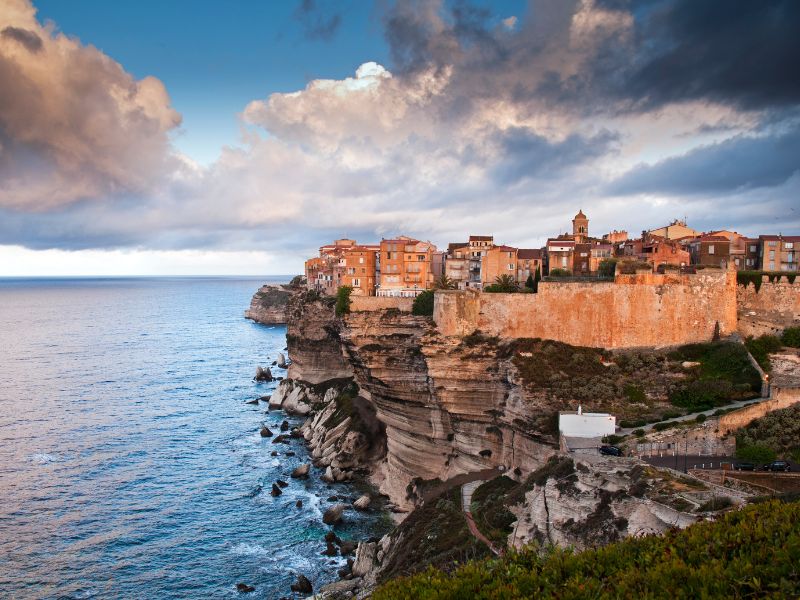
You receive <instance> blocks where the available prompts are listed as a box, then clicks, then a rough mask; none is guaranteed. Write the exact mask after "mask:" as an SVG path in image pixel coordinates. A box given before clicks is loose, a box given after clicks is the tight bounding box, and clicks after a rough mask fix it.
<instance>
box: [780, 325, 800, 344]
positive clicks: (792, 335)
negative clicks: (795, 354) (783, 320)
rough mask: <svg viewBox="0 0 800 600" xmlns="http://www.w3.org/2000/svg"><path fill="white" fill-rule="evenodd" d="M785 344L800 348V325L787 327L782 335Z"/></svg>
mask: <svg viewBox="0 0 800 600" xmlns="http://www.w3.org/2000/svg"><path fill="white" fill-rule="evenodd" d="M781 342H783V345H784V346H789V347H791V348H800V327H787V328H786V329H784V331H783V335H782V336H781Z"/></svg>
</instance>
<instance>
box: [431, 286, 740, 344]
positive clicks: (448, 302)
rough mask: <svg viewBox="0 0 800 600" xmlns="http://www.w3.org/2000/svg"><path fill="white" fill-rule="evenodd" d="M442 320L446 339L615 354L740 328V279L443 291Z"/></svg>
mask: <svg viewBox="0 0 800 600" xmlns="http://www.w3.org/2000/svg"><path fill="white" fill-rule="evenodd" d="M434 321H435V322H436V325H437V327H438V329H439V331H440V332H441V333H442V334H443V335H446V336H464V335H468V334H471V333H473V332H474V331H476V330H477V331H480V332H481V333H483V334H485V335H489V336H498V337H501V338H546V339H552V340H558V341H561V342H565V343H567V344H571V345H573V346H593V347H602V348H609V349H621V348H637V347H656V346H673V345H679V344H687V343H691V342H703V341H709V340H711V339H712V337H713V335H714V330H715V327H716V325H717V324H719V333H720V334H721V335H723V336H725V335H729V334H732V333H734V332H735V331H736V329H737V313H736V274H735V272H733V271H711V270H709V271H701V272H700V273H697V274H671V273H670V274H664V275H662V274H655V273H638V274H635V275H617V276H616V278H615V280H614V281H613V282H591V283H583V282H564V283H562V282H551V281H549V282H541V283H540V284H539V292H538V293H537V294H490V293H479V292H473V291H439V292H437V293H436V296H435V306H434Z"/></svg>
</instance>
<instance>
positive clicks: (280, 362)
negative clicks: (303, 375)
mask: <svg viewBox="0 0 800 600" xmlns="http://www.w3.org/2000/svg"><path fill="white" fill-rule="evenodd" d="M288 366H289V365H288V364H287V363H286V357H285V356H284V355H283V352H279V353H278V368H279V369H285V368H287V367H288Z"/></svg>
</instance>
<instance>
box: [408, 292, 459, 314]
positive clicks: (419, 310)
mask: <svg viewBox="0 0 800 600" xmlns="http://www.w3.org/2000/svg"><path fill="white" fill-rule="evenodd" d="M445 289H450V288H445ZM433 299H434V296H433V290H425V291H424V292H422V293H420V294H419V295H418V296H417V297H416V298H414V303H413V304H412V305H411V314H412V315H418V316H423V317H430V316H432V315H433Z"/></svg>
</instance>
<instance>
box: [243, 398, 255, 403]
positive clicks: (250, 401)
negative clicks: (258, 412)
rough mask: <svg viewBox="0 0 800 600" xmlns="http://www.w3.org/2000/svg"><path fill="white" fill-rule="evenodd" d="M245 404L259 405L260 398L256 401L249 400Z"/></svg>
mask: <svg viewBox="0 0 800 600" xmlns="http://www.w3.org/2000/svg"><path fill="white" fill-rule="evenodd" d="M245 404H258V398H256V399H255V400H248V401H247V402H245Z"/></svg>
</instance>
